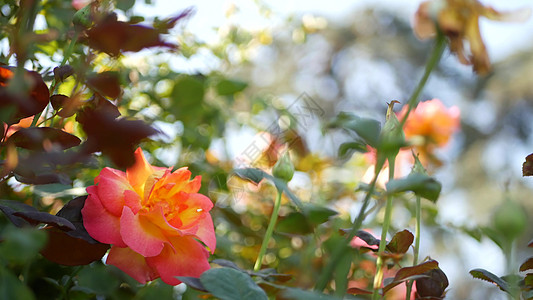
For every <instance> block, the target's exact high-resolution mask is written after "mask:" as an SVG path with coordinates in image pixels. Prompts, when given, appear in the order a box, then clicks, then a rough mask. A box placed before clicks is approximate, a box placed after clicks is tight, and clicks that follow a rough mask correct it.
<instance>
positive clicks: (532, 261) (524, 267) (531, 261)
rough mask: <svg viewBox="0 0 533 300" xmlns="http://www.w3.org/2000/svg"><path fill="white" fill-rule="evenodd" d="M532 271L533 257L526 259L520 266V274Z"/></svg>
mask: <svg viewBox="0 0 533 300" xmlns="http://www.w3.org/2000/svg"><path fill="white" fill-rule="evenodd" d="M531 269H533V257H530V258H528V259H527V260H526V261H525V262H523V263H522V264H521V265H520V272H524V271H527V270H531Z"/></svg>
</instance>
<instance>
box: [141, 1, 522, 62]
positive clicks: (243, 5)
mask: <svg viewBox="0 0 533 300" xmlns="http://www.w3.org/2000/svg"><path fill="white" fill-rule="evenodd" d="M152 1H153V2H154V4H155V5H145V4H144V3H143V1H138V4H137V5H136V7H135V12H136V13H138V14H140V15H145V16H160V17H166V16H170V15H173V14H176V13H177V12H179V11H181V10H182V9H185V8H187V7H191V6H192V7H195V8H196V13H195V15H194V16H193V17H192V18H191V19H190V21H189V23H188V24H187V29H188V30H190V31H192V32H193V33H195V34H196V35H197V36H198V37H200V38H201V39H202V40H204V41H206V42H211V41H213V40H214V39H216V37H217V35H216V32H215V30H214V28H217V27H219V26H221V25H224V24H227V23H228V20H227V19H226V17H225V12H226V10H227V9H228V8H229V7H231V5H235V6H236V7H237V8H238V13H236V14H235V15H234V16H232V19H231V22H232V23H234V24H239V25H241V26H244V27H246V28H248V29H259V28H265V27H269V26H275V25H279V24H280V22H282V20H281V18H283V17H286V16H289V15H303V14H313V15H316V16H324V17H327V18H328V19H330V20H334V21H342V20H345V19H347V18H349V17H350V16H351V13H352V12H353V11H355V10H356V9H362V8H365V7H383V8H388V9H390V10H394V11H395V12H397V13H398V15H400V16H403V17H405V18H406V19H411V18H412V16H413V14H414V13H415V11H416V9H417V7H418V5H419V4H420V2H422V1H421V0H351V1H350V0H335V1H334V3H335V4H334V5H332V4H331V2H330V1H322V0H307V1H306V0H289V1H288V0H270V1H263V2H262V3H265V4H266V6H268V7H269V8H271V9H272V11H273V18H272V19H270V20H267V19H265V18H264V17H262V16H261V14H260V13H259V10H258V6H257V4H256V1H250V0H234V1H219V0H200V1H194V0H182V1H179V2H176V1H170V0H152ZM178 3H179V4H178ZM482 3H484V4H486V5H491V6H493V7H494V8H496V9H497V10H501V11H508V10H514V9H519V8H526V7H529V8H533V2H532V1H530V0H506V1H501V0H482ZM481 27H482V33H484V39H485V42H486V44H487V48H488V51H489V54H490V55H491V58H492V60H493V61H494V60H498V59H502V58H504V57H505V56H507V55H509V54H510V53H512V52H513V51H515V50H516V49H523V48H527V47H533V18H530V19H529V20H528V21H526V22H525V23H523V24H517V23H505V22H493V21H488V20H482V21H481ZM489 32H490V34H487V33H489Z"/></svg>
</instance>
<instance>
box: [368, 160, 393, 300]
mask: <svg viewBox="0 0 533 300" xmlns="http://www.w3.org/2000/svg"><path fill="white" fill-rule="evenodd" d="M388 160H389V180H392V179H394V162H395V160H396V156H391V157H389V159H388ZM391 218H392V195H391V194H389V195H387V205H386V207H385V219H384V220H383V226H382V229H381V240H380V241H379V249H378V254H377V255H378V259H377V262H376V275H375V276H374V293H373V294H372V299H373V300H377V299H379V297H380V294H379V290H380V289H381V284H382V283H383V264H384V258H383V253H384V252H385V247H386V246H387V233H388V232H389V227H390V223H391Z"/></svg>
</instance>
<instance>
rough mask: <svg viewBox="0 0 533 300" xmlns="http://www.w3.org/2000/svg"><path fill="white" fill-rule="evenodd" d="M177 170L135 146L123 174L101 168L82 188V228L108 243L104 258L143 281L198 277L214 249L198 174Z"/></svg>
mask: <svg viewBox="0 0 533 300" xmlns="http://www.w3.org/2000/svg"><path fill="white" fill-rule="evenodd" d="M190 176H191V172H190V171H189V170H188V169H187V168H186V167H184V168H180V169H178V170H176V171H174V172H172V168H161V167H154V166H152V165H150V164H149V163H148V162H147V161H146V159H145V157H144V155H143V152H142V150H141V149H140V148H138V149H137V150H136V151H135V164H134V165H133V166H131V167H130V168H128V169H127V170H126V172H122V171H119V170H116V169H112V168H104V169H103V170H102V171H101V172H100V175H99V176H97V177H96V178H95V180H94V182H95V185H94V186H90V187H88V188H87V192H88V194H89V196H88V198H87V200H86V202H85V206H84V208H83V209H82V214H83V223H84V225H85V228H86V229H87V232H89V234H90V235H91V236H92V237H93V238H94V239H96V240H98V241H99V242H102V243H107V244H112V246H111V249H110V250H109V254H108V257H107V260H106V263H107V264H111V265H115V266H117V267H118V268H120V269H121V270H123V271H124V272H126V273H127V274H128V275H130V276H131V277H133V278H134V279H136V280H137V281H139V282H140V283H146V282H147V281H151V280H154V279H156V278H159V277H161V279H162V280H163V281H164V282H166V283H168V284H171V285H176V284H179V283H181V281H180V280H178V279H177V278H176V276H191V277H199V276H200V275H201V274H202V273H203V272H204V271H206V270H207V269H209V263H208V261H207V258H208V257H209V252H211V253H213V252H214V250H215V247H216V238H215V232H214V227H213V221H212V219H211V215H210V214H209V211H210V210H211V208H212V207H213V203H212V202H211V200H210V199H209V198H208V197H206V196H204V195H201V194H198V193H197V192H198V190H199V189H200V184H201V177H200V176H197V177H195V178H194V179H192V180H190Z"/></svg>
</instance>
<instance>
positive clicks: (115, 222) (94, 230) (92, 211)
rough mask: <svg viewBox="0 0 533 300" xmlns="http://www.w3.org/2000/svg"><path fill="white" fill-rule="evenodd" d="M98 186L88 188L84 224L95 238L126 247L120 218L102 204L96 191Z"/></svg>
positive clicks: (83, 213)
mask: <svg viewBox="0 0 533 300" xmlns="http://www.w3.org/2000/svg"><path fill="white" fill-rule="evenodd" d="M96 189H97V187H96V186H90V187H88V188H87V192H88V193H89V196H88V197H87V199H86V200H85V205H84V206H83V208H82V209H81V214H82V216H83V226H85V229H86V230H87V232H88V233H89V234H90V235H91V237H93V238H94V239H95V240H97V241H99V242H100V243H104V244H113V245H116V246H119V247H125V246H126V244H124V242H123V241H122V237H121V236H120V218H119V217H117V216H115V215H113V214H111V213H109V212H108V211H107V210H106V209H105V208H104V207H103V205H102V203H101V201H100V199H99V198H98V195H97V193H96Z"/></svg>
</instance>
